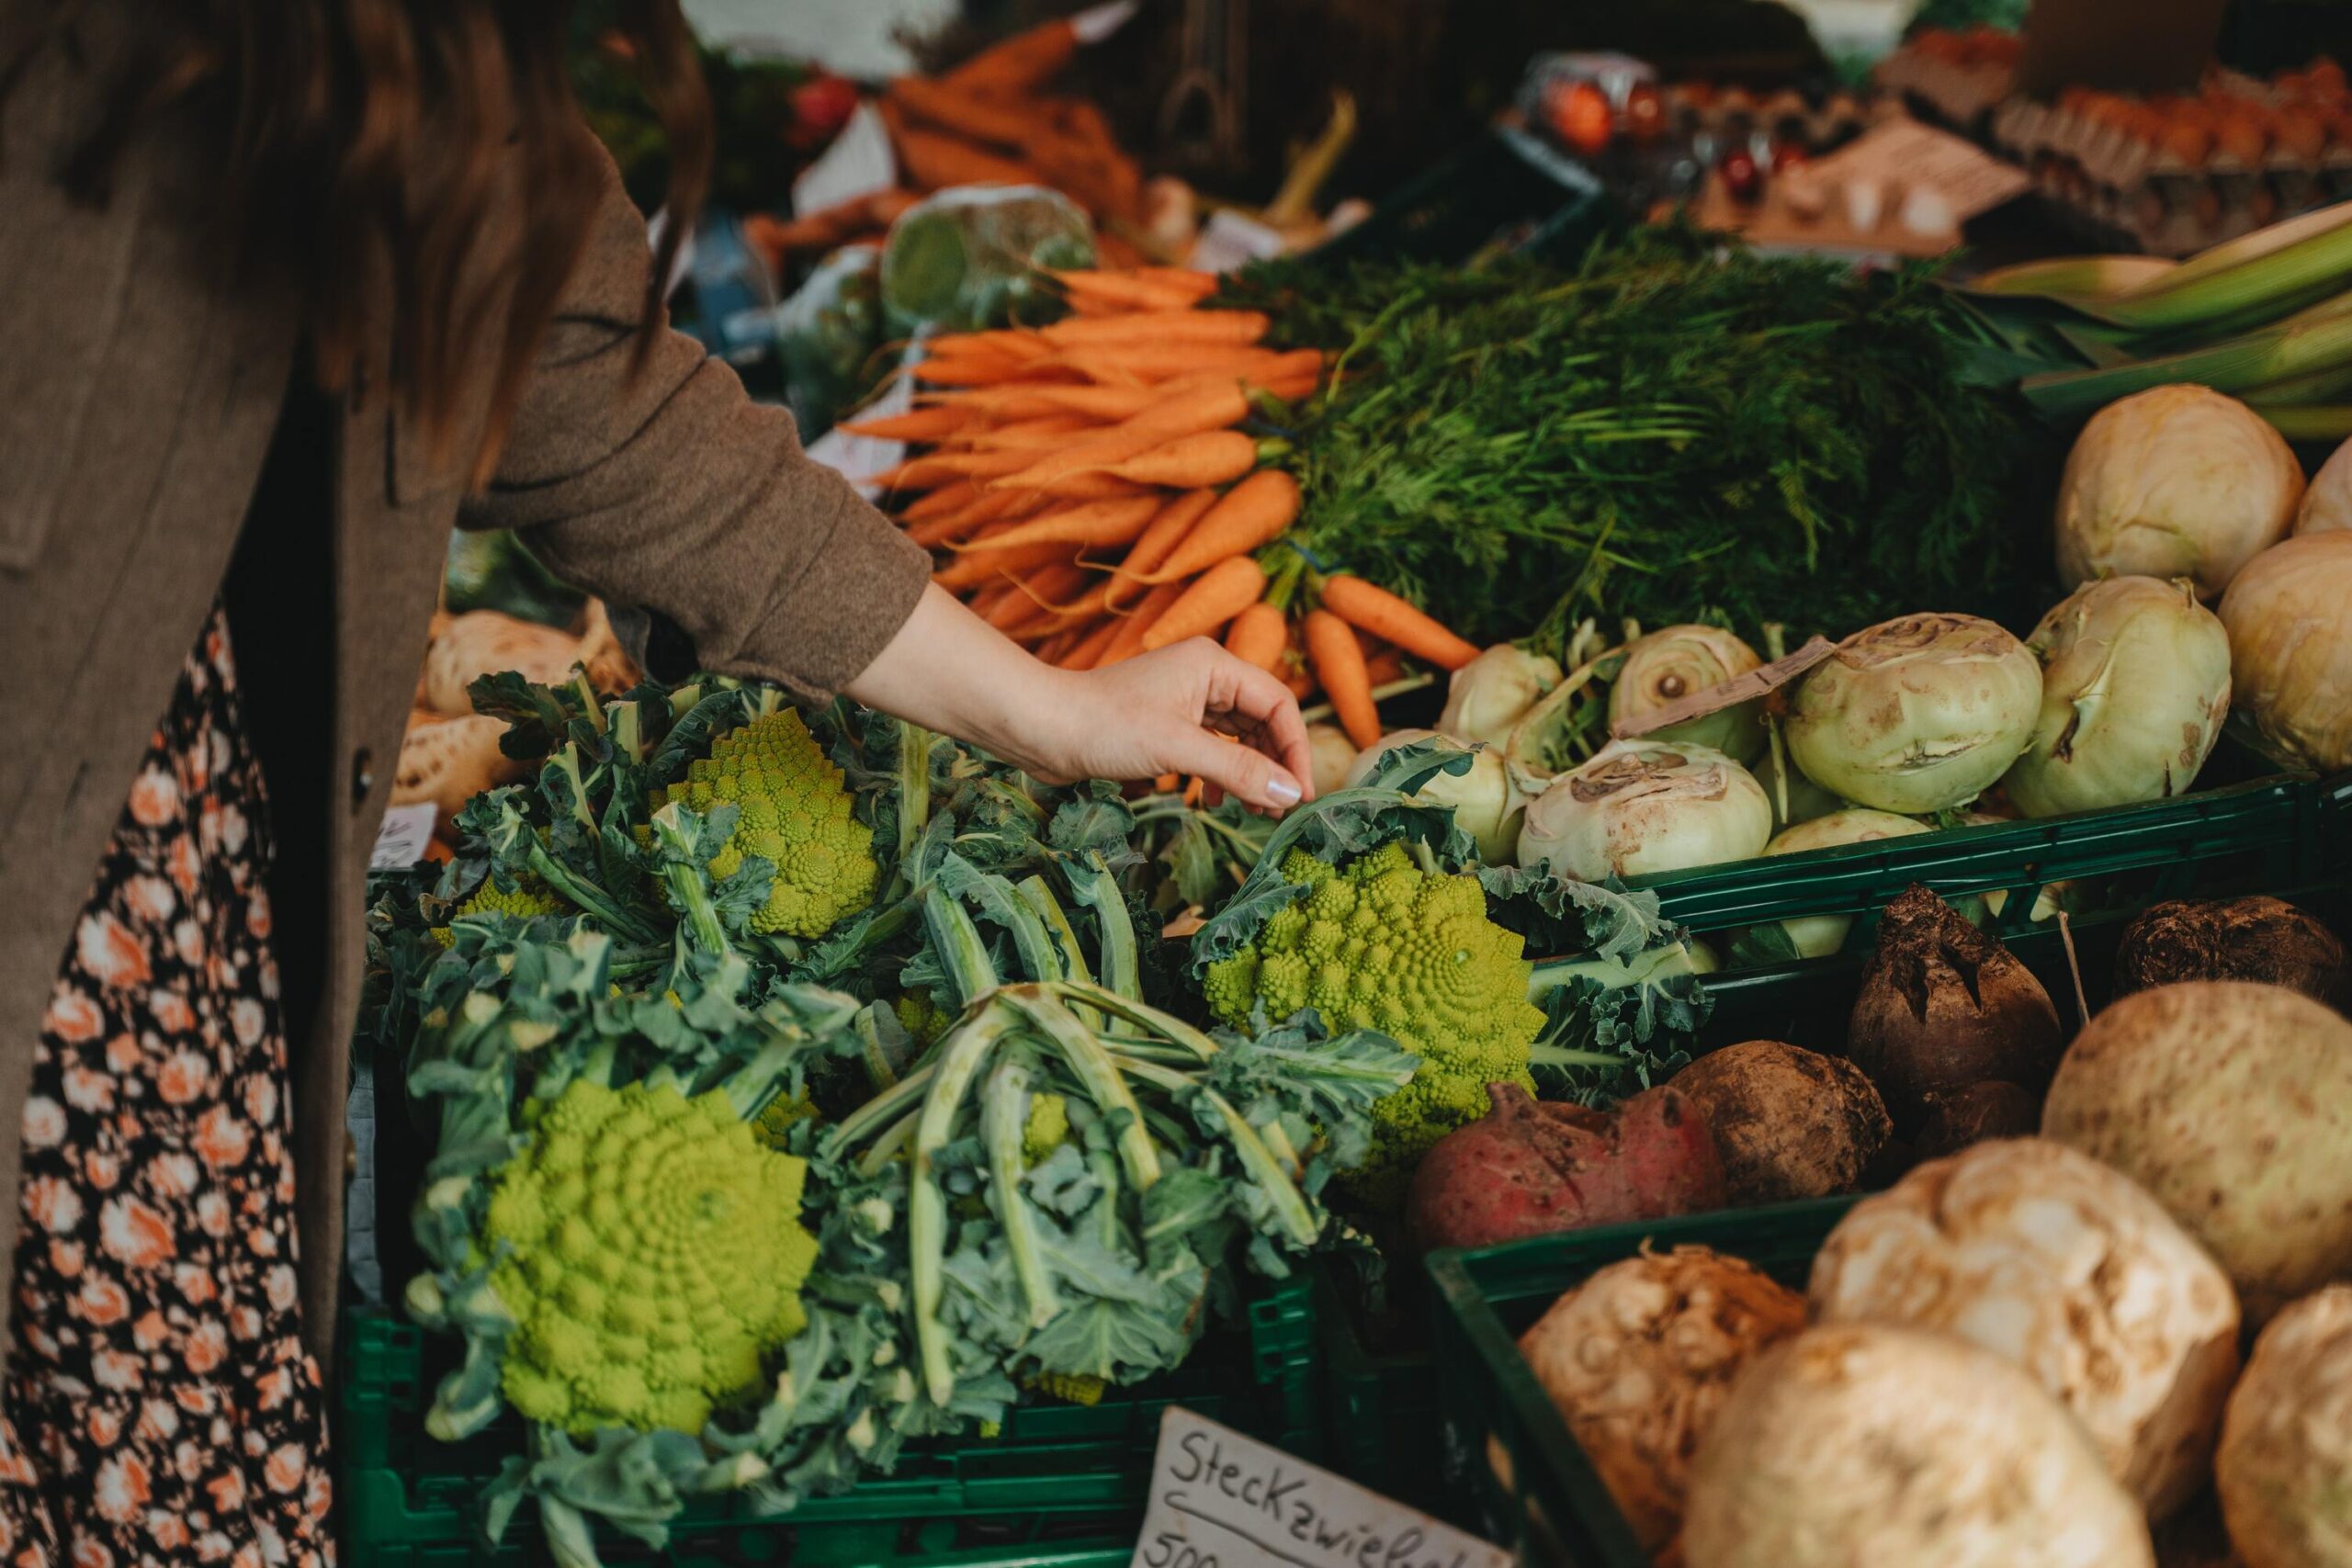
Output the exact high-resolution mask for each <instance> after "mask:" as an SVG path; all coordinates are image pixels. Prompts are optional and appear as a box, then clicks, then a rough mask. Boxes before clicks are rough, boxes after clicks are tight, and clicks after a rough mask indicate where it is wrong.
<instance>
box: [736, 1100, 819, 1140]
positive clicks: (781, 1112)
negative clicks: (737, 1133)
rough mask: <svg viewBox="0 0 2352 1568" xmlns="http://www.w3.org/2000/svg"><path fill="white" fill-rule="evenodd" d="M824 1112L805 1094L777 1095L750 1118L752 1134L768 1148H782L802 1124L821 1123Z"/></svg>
mask: <svg viewBox="0 0 2352 1568" xmlns="http://www.w3.org/2000/svg"><path fill="white" fill-rule="evenodd" d="M824 1119H825V1116H824V1112H823V1111H819V1110H818V1109H817V1102H816V1101H815V1100H811V1099H809V1097H808V1096H807V1095H805V1094H779V1095H777V1096H776V1097H775V1099H774V1100H769V1101H768V1102H767V1104H766V1106H765V1107H764V1108H763V1109H762V1111H760V1113H759V1114H758V1115H757V1116H754V1117H752V1134H753V1135H754V1136H756V1137H757V1138H758V1139H759V1140H760V1142H761V1143H763V1144H765V1145H767V1146H768V1147H769V1148H772V1149H780V1148H782V1147H784V1140H785V1139H786V1136H788V1135H789V1134H791V1132H792V1130H793V1129H794V1128H795V1127H797V1126H798V1125H800V1123H801V1122H822V1121H823V1120H824Z"/></svg>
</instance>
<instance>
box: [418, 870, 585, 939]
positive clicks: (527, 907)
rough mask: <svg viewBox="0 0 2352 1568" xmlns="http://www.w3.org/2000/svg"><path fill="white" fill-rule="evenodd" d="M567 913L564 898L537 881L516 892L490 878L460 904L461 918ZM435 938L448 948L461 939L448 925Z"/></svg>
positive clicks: (525, 884)
mask: <svg viewBox="0 0 2352 1568" xmlns="http://www.w3.org/2000/svg"><path fill="white" fill-rule="evenodd" d="M564 912H565V905H564V902H563V900H562V899H560V898H559V897H556V896H555V895H554V894H552V893H549V892H548V890H547V889H546V888H544V887H541V886H537V885H536V884H534V883H530V882H525V883H522V884H520V885H518V886H516V887H515V891H514V892H512V893H502V892H500V891H499V889H498V885H497V884H496V883H494V882H492V881H491V880H490V879H489V878H487V877H485V878H483V879H482V885H481V886H480V887H478V888H476V889H475V890H474V896H473V897H470V898H469V899H467V900H466V901H465V902H464V903H462V904H460V905H458V919H465V918H466V917H467V916H468V915H513V916H514V917H515V919H529V918H530V917H531V916H533V915H560V914H562V913H564ZM433 940H434V941H435V942H439V943H440V944H441V945H442V946H444V947H448V946H450V945H451V944H453V943H454V942H456V941H457V938H456V937H454V936H452V935H451V934H450V932H449V928H448V927H447V926H435V927H434V928H433Z"/></svg>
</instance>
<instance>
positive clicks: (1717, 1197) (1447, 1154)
mask: <svg viewBox="0 0 2352 1568" xmlns="http://www.w3.org/2000/svg"><path fill="white" fill-rule="evenodd" d="M1487 1095H1488V1097H1489V1098H1490V1099H1492V1100H1493V1101H1494V1109H1493V1110H1491V1111H1487V1114H1486V1115H1484V1116H1482V1117H1480V1118H1479V1119H1478V1120H1477V1121H1476V1122H1471V1123H1470V1124H1469V1125H1468V1126H1466V1127H1457V1128H1455V1129H1454V1130H1453V1132H1451V1133H1448V1134H1446V1135H1445V1136H1444V1137H1442V1138H1441V1139H1439V1140H1438V1141H1437V1143H1436V1144H1435V1145H1433V1146H1432V1147H1431V1148H1430V1151H1429V1153H1428V1154H1426V1155H1423V1156H1421V1163H1420V1168H1419V1169H1417V1170H1416V1171H1415V1172H1414V1173H1413V1187H1412V1191H1411V1194H1410V1195H1409V1196H1408V1198H1407V1200H1406V1205H1405V1224H1406V1230H1407V1234H1408V1236H1409V1237H1410V1239H1411V1241H1412V1243H1413V1245H1414V1247H1416V1248H1418V1249H1419V1250H1423V1251H1428V1250H1430V1249H1433V1248H1436V1247H1487V1246H1490V1245H1492V1244H1493V1243H1496V1242H1502V1241H1517V1240H1519V1239H1520V1238H1521V1237H1522V1236H1531V1235H1550V1234H1552V1233H1553V1232H1555V1231H1570V1230H1581V1229H1583V1228H1585V1227H1586V1226H1589V1225H1605V1224H1620V1223H1623V1222H1626V1221H1632V1220H1655V1219H1663V1218H1665V1217H1667V1216H1668V1215H1669V1214H1687V1213H1694V1212H1697V1211H1701V1210H1705V1209H1715V1208H1721V1207H1722V1206H1723V1205H1724V1201H1725V1199H1724V1168H1723V1161H1722V1159H1721V1158H1720V1157H1719V1156H1717V1154H1716V1152H1715V1142H1714V1137H1713V1134H1711V1133H1709V1132H1708V1130H1707V1123H1706V1119H1705V1117H1703V1116H1702V1114H1701V1113H1700V1111H1699V1110H1698V1108H1697V1107H1696V1106H1695V1105H1693V1104H1692V1103H1691V1100H1690V1099H1689V1097H1688V1096H1686V1095H1684V1094H1682V1093H1680V1092H1679V1090H1676V1089H1670V1088H1660V1089H1645V1090H1644V1091H1643V1092H1642V1093H1640V1094H1637V1095H1635V1096H1634V1097H1633V1098H1632V1099H1631V1100H1626V1101H1624V1102H1623V1104H1621V1105H1619V1106H1618V1107H1617V1108H1616V1109H1615V1110H1614V1111H1607V1112H1602V1111H1588V1110H1586V1109H1585V1108H1584V1107H1582V1106H1578V1105H1562V1104H1555V1103H1550V1102H1544V1103H1539V1102H1538V1101H1537V1100H1535V1098H1534V1097H1533V1096H1532V1095H1531V1094H1529V1093H1528V1092H1527V1091H1526V1090H1525V1089H1521V1088H1519V1087H1518V1086H1517V1085H1515V1084H1500V1083H1498V1084H1488V1085H1487Z"/></svg>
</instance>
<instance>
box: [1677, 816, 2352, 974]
mask: <svg viewBox="0 0 2352 1568" xmlns="http://www.w3.org/2000/svg"><path fill="white" fill-rule="evenodd" d="M2347 861H2352V774H2344V775H2339V776H2338V777H2336V778H2335V779H2332V780H2326V781H2321V780H2315V779H2311V778H2308V777H2297V776H2290V775H2282V776H2277V777H2272V778H2266V779H2258V780H2256V781H2254V782H2252V783H2248V784H2234V785H2231V786H2229V787H2226V788H2222V789H2211V790H2202V791H2199V792H2198V793H2196V794H2193V795H2179V796H2176V797H2175V798H2173V799H2171V800H2158V801H2149V802H2146V803H2144V804H2142V805H2137V806H2124V807H2114V808H2112V809H2109V810H2106V811H2090V812H2081V813H2077V814H2075V815H2073V816H2068V817H2052V818H2043V819H2041V820H2039V821H2029V822H2000V823H1993V824H1989V825H1987V826H1985V827H1978V828H1956V829H1948V830H1946V831H1943V832H1938V833H1920V834H1916V835H1913V836H1911V837H1908V838H1901V839H1880V840H1873V841H1871V842H1869V843H1863V844H1849V845H1844V846H1841V847H1839V848H1837V849H1830V850H1816V851H1814V852H1811V853H1808V854H1803V855H1785V856H1777V857H1774V858H1771V859H1757V860H1748V861H1740V862H1737V863H1734V864H1729V865H1715V866H1698V867H1694V868H1692V869H1691V870H1689V871H1679V872H1671V873H1667V874H1660V875H1656V876H1647V877H1639V878H1636V879H1634V886H1639V887H1646V888H1649V889H1651V890H1652V891H1654V892H1656V893H1657V895H1658V898H1659V902H1660V903H1661V905H1662V906H1663V907H1664V908H1665V912H1666V914H1667V917H1668V919H1674V920H1679V921H1680V922H1681V923H1682V924H1683V925H1685V926H1688V927H1690V928H1691V930H1692V931H1700V932H1709V931H1735V930H1737V929H1739V928H1742V927H1746V926H1751V925H1757V924H1760V923H1762V922H1765V921H1768V920H1779V919H1789V918H1791V917H1793V916H1802V915H1838V914H1842V915H1857V916H1860V917H1861V918H1860V919H1857V920H1856V921H1855V923H1854V927H1853V929H1852V930H1851V931H1849V933H1848V935H1847V939H1846V951H1847V952H1849V953H1855V952H1867V951H1869V948H1870V945H1871V931H1872V930H1873V929H1874V926H1875V922H1876V915H1877V911H1878V910H1879V909H1880V908H1883V907H1884V906H1885V905H1886V904H1887V903H1888V901H1890V900H1891V899H1893V898H1894V897H1895V896H1896V895H1897V894H1899V893H1901V892H1902V891H1903V890H1904V888H1905V887H1907V886H1910V885H1912V884H1913V883H1922V884H1925V885H1926V886H1928V887H1931V888H1933V889H1934V890H1935V891H1936V892H1937V893H1939V894H1941V895H1942V896H1943V897H1946V898H1947V899H1956V898H1959V897H1964V896H1969V895H1982V894H1987V893H1996V892H1998V893H2005V894H2007V902H2006V903H2005V904H2004V905H2003V906H2002V908H2001V913H2000V918H1999V919H1998V920H1997V921H1996V923H1995V924H1996V930H1997V931H1999V932H2000V933H2001V934H2002V935H2003V936H2004V938H2006V937H2007V936H2008V935H2009V934H2010V933H2012V932H2017V931H2027V930H2030V929H2031V927H2030V921H2029V916H2030V911H2031V909H2032V908H2033V904H2034V900H2035V897H2036V896H2037V895H2038V894H2039V893H2040V892H2041V889H2042V888H2044V887H2046V886H2049V885H2051V884H2052V883H2057V882H2069V881H2072V882H2090V881H2100V880H2106V879H2121V880H2123V881H2125V882H2126V883H2127V884H2128V885H2129V891H2130V892H2131V894H2132V896H2133V897H2134V900H2135V901H2136V902H2139V903H2146V902H2152V901H2154V900H2156V899H2161V898H2182V897H2214V896H2221V895H2227V894H2237V893H2245V892H2253V891H2258V890H2261V889H2264V888H2270V887H2287V886H2298V885H2301V884H2306V883H2309V882H2311V881H2312V880H2314V879H2315V878H2316V877H2318V876H2320V875H2323V874H2328V873H2331V872H2334V873H2340V872H2341V871H2343V870H2344V869H2345V867H2346V863H2347Z"/></svg>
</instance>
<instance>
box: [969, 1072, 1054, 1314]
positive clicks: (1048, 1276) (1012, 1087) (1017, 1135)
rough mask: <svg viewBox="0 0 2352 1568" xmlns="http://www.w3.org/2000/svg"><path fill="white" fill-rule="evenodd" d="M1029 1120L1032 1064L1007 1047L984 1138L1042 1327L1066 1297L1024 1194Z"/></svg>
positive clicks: (1017, 1270)
mask: <svg viewBox="0 0 2352 1568" xmlns="http://www.w3.org/2000/svg"><path fill="white" fill-rule="evenodd" d="M1028 1122H1029V1066H1028V1064H1027V1063H1025V1062H1023V1060H1022V1059H1021V1057H1020V1055H1019V1054H1018V1053H1016V1052H1012V1051H1008V1052H1006V1053H1005V1054H1004V1056H1003V1059H1002V1060H1001V1061H999V1062H998V1063H997V1065H996V1070H995V1071H993V1072H991V1073H990V1074H989V1081H988V1085H987V1087H986V1088H985V1089H982V1090H981V1091H980V1136H981V1139H982V1141H983V1142H984V1143H985V1144H986V1145H987V1146H988V1153H989V1184H990V1186H991V1187H992V1189H993V1190H994V1192H995V1197H996V1205H995V1207H996V1216H997V1222H998V1224H1001V1225H1003V1226H1004V1240H1005V1246H1006V1247H1007V1248H1008V1249H1009V1250H1010V1251H1011V1252H1012V1268H1013V1272H1014V1274H1015V1275H1016V1276H1017V1277H1018V1278H1019V1279H1020V1280H1021V1293H1022V1294H1023V1295H1024V1296H1026V1297H1028V1298H1029V1325H1030V1326H1031V1327H1032V1328H1043V1327H1045V1326H1046V1325H1047V1324H1049V1323H1051V1322H1053V1320H1054V1318H1055V1316H1056V1315H1057V1314H1059V1313H1060V1311H1061V1310H1062V1300H1061V1296H1060V1295H1059V1293H1058V1292H1056V1291H1055V1289H1054V1280H1053V1275H1052V1273H1051V1272H1050V1271H1049V1270H1048V1269H1046V1259H1045V1255H1044V1253H1043V1252H1042V1251H1041V1250H1040V1249H1039V1247H1038V1245H1037V1218H1036V1215H1035V1213H1034V1212H1033V1211H1032V1210H1031V1209H1030V1207H1029V1205H1028V1204H1027V1203H1026V1202H1024V1201H1023V1200H1022V1197H1021V1178H1022V1175H1023V1172H1024V1170H1025V1169H1026V1162H1025V1160H1024V1159H1023V1152H1024V1151H1023V1143H1024V1141H1025V1137H1024V1134H1026V1132H1027V1128H1028Z"/></svg>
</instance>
